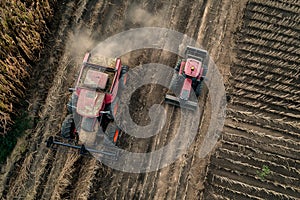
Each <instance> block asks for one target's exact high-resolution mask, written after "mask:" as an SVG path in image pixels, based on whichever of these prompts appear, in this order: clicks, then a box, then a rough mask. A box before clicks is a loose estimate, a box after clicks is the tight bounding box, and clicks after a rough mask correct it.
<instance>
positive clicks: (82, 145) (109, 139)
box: [46, 53, 128, 159]
mask: <svg viewBox="0 0 300 200" xmlns="http://www.w3.org/2000/svg"><path fill="white" fill-rule="evenodd" d="M90 58H91V54H90V53H87V54H86V55H85V57H84V59H83V64H82V66H81V70H80V73H79V76H78V79H77V81H76V84H75V87H74V88H70V89H69V90H70V91H71V92H72V96H71V98H70V100H69V103H68V104H67V108H68V115H67V116H66V118H65V120H64V121H63V123H62V127H61V136H62V138H64V140H65V141H67V142H64V141H60V140H61V139H57V138H56V137H53V136H50V137H49V138H48V139H47V141H46V145H47V146H48V147H53V146H54V145H56V146H65V147H70V148H73V149H78V150H79V152H80V153H81V154H86V153H88V152H89V153H97V154H99V155H100V157H101V156H102V157H105V158H108V159H116V158H117V156H118V151H117V148H116V147H115V144H116V143H117V141H118V138H119V137H120V133H121V130H120V128H119V127H118V126H117V125H116V123H115V120H114V116H115V115H116V113H117V111H118V101H117V98H116V96H117V94H119V93H120V92H121V90H122V88H123V87H124V86H125V84H126V80H127V71H128V66H123V65H122V64H121V60H120V59H119V58H118V59H109V60H107V59H104V60H105V61H106V62H105V64H104V65H105V66H102V65H98V64H94V63H92V62H90V60H91V59H90ZM100 60H101V59H100ZM98 61H99V60H98ZM102 61H103V59H102ZM102 63H103V62H102Z"/></svg>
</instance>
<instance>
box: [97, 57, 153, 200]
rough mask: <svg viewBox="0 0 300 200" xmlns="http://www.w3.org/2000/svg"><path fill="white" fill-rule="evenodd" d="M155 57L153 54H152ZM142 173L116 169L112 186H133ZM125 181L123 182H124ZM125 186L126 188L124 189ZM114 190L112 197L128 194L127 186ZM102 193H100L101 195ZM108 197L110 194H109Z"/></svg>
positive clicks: (134, 146) (141, 145)
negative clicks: (128, 172) (129, 172)
mask: <svg viewBox="0 0 300 200" xmlns="http://www.w3.org/2000/svg"><path fill="white" fill-rule="evenodd" d="M142 57H144V58H149V56H147V53H146V54H145V53H144V55H143V56H142ZM152 57H153V56H152ZM147 146H149V143H148V142H146V143H140V142H139V144H134V143H132V142H131V143H130V142H129V147H128V149H133V150H134V149H137V150H139V151H141V150H142V149H144V150H145V149H147V148H148V147H147ZM141 176H142V175H141V174H127V173H124V172H119V171H115V172H114V173H113V177H115V178H114V179H113V181H112V183H111V188H114V187H115V186H116V185H117V186H120V185H130V186H132V185H133V184H132V182H136V181H137V180H138V179H139V178H140V177H141ZM122 183H123V184H122ZM124 188H125V189H124ZM113 190H114V191H111V192H107V193H108V194H114V197H113V198H112V199H119V198H121V199H122V198H125V197H126V195H127V194H128V191H127V190H126V187H123V188H122V187H118V190H117V191H115V189H113ZM131 191H133V192H134V191H135V190H134V189H133V188H131ZM100 196H101V195H99V197H100ZM107 197H108V196H107Z"/></svg>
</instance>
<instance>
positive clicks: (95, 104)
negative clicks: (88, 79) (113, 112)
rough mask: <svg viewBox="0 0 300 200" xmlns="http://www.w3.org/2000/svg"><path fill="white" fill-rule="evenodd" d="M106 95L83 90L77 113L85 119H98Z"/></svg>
mask: <svg viewBox="0 0 300 200" xmlns="http://www.w3.org/2000/svg"><path fill="white" fill-rule="evenodd" d="M104 98H105V94H104V93H99V92H96V91H95V90H89V89H84V88H82V89H81V90H80V93H79V97H78V102H77V108H76V111H77V113H78V114H79V115H82V116H85V117H98V116H99V114H100V110H101V108H102V105H103V102H104Z"/></svg>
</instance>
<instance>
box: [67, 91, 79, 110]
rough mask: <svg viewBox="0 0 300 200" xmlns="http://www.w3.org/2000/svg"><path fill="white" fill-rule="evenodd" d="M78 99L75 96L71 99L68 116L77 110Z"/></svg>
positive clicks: (68, 105)
mask: <svg viewBox="0 0 300 200" xmlns="http://www.w3.org/2000/svg"><path fill="white" fill-rule="evenodd" d="M77 100H78V97H77V96H76V95H74V94H72V96H71V97H70V99H69V102H68V104H67V110H68V114H72V113H73V110H74V109H75V108H76V105H77Z"/></svg>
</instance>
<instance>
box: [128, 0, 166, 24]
mask: <svg viewBox="0 0 300 200" xmlns="http://www.w3.org/2000/svg"><path fill="white" fill-rule="evenodd" d="M164 12H165V9H164V7H163V8H162V9H161V10H159V11H156V12H155V13H151V12H149V11H147V10H146V9H145V5H138V4H136V5H134V6H132V7H131V8H130V9H129V16H128V18H127V21H128V22H131V23H133V24H138V25H140V26H159V27H162V26H163V22H164V20H163V16H164V15H163V13H164Z"/></svg>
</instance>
